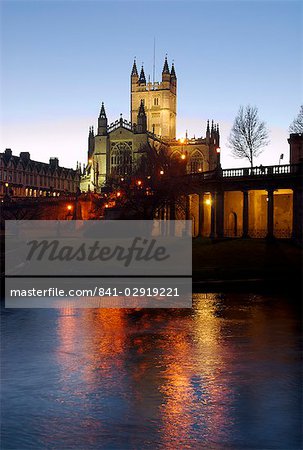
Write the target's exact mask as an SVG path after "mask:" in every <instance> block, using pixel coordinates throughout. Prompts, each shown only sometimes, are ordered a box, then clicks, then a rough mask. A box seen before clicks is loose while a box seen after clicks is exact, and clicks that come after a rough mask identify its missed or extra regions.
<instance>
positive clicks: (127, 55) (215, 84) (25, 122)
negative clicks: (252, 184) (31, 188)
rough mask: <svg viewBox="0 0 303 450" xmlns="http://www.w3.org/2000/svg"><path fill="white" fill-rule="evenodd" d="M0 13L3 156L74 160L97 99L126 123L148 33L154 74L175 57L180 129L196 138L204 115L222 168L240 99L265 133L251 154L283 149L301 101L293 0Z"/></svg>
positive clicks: (268, 155) (297, 8)
mask: <svg viewBox="0 0 303 450" xmlns="http://www.w3.org/2000/svg"><path fill="white" fill-rule="evenodd" d="M1 20H2V32H1V46H2V62H1V66H2V79H1V87H2V100H1V109H2V124H3V126H2V138H1V151H3V149H4V148H6V147H11V148H12V150H13V152H14V153H19V152H20V151H30V152H31V155H32V157H34V158H35V159H39V160H48V158H49V157H50V156H59V159H60V163H62V164H64V165H67V166H75V163H76V161H77V160H81V161H83V162H84V161H85V159H86V142H87V131H88V127H89V126H90V125H92V124H94V125H96V121H97V116H98V113H99V109H100V103H101V101H104V102H105V105H106V110H107V114H108V116H109V119H110V120H111V121H113V120H115V119H116V118H117V117H118V115H119V113H120V112H122V113H123V115H124V116H125V117H127V118H128V116H129V76H130V70H131V66H132V62H133V58H134V56H136V57H137V61H138V63H140V62H141V61H144V66H145V71H146V74H147V75H148V74H149V73H150V74H151V73H152V61H153V39H154V36H155V37H156V74H157V76H156V78H157V79H159V78H160V74H161V70H162V66H163V60H164V56H165V53H168V58H169V61H170V62H171V60H172V59H174V61H175V66H176V71H177V77H178V126H177V129H178V135H184V133H185V129H186V128H188V131H189V135H193V134H195V135H196V136H201V135H204V134H205V121H206V119H207V118H210V119H212V118H214V119H215V120H216V121H217V122H219V123H220V124H221V129H222V143H221V147H222V158H223V165H224V166H225V167H226V166H233V165H238V166H239V165H244V163H243V161H238V160H234V159H232V158H231V157H230V156H229V153H230V149H228V148H227V146H226V140H227V136H228V133H229V130H230V127H231V125H232V122H233V119H234V117H235V114H236V112H237V110H238V108H239V106H240V105H241V104H243V105H245V104H247V103H251V104H253V105H257V106H258V108H259V113H260V116H261V118H262V119H264V120H265V121H266V122H267V124H268V127H269V128H270V130H271V138H272V143H271V146H270V147H269V148H268V149H267V150H266V151H265V152H264V154H263V155H262V156H261V157H260V158H259V160H258V161H259V162H260V163H262V164H266V163H277V161H278V159H279V155H280V153H281V152H284V153H285V154H286V155H287V150H288V144H287V141H286V139H287V129H288V126H289V124H290V122H291V121H292V119H293V118H294V117H295V116H296V114H297V113H298V110H299V105H300V104H301V103H302V98H303V91H302V86H303V83H302V54H303V42H302V28H303V9H302V5H301V3H300V2H297V1H281V2H279V1H270V0H268V1H254V2H249V1H245V0H244V1H241V2H236V1H221V2H220V1H211V2H207V1H196V2H189V1H178V2H174V1H169V2H162V1H161V2H160V1H150V2H139V1H138V2H129V1H121V2H116V1H111V2H104V1H92V2H90V1H85V2H82V1H35V2H28V1H21V2H18V1H4V2H2V15H1ZM286 157H287V156H286ZM245 164H246V163H245Z"/></svg>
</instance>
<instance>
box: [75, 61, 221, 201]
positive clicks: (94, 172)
mask: <svg viewBox="0 0 303 450" xmlns="http://www.w3.org/2000/svg"><path fill="white" fill-rule="evenodd" d="M130 91H131V101H130V117H131V121H130V122H128V121H127V120H125V119H123V118H122V116H121V117H120V119H118V120H116V121H115V122H113V123H111V124H110V125H109V124H108V120H107V116H106V112H105V107H104V104H103V103H102V106H101V110H100V114H99V118H98V127H97V133H96V134H95V132H94V128H93V127H91V128H90V130H89V136H88V152H87V163H86V165H85V170H84V173H83V175H82V179H81V190H82V191H84V192H87V191H96V192H100V190H101V189H102V187H103V186H104V185H105V184H106V181H107V180H108V179H109V178H112V177H115V176H117V177H125V176H129V175H131V173H132V170H133V167H134V166H135V165H136V163H137V162H138V160H139V158H140V157H141V155H142V151H143V149H144V151H148V148H149V147H150V148H151V147H152V148H154V149H156V150H158V149H159V148H160V147H163V146H164V147H165V148H166V149H167V152H168V154H169V155H171V157H177V158H181V159H183V160H186V168H187V172H188V173H198V172H206V171H210V170H215V169H216V168H217V167H219V166H220V133H219V125H218V124H214V123H213V121H212V123H211V125H210V124H209V121H208V122H207V126H206V133H205V137H199V138H195V137H194V138H188V136H187V135H186V137H185V138H184V139H179V140H177V139H176V102H177V77H176V72H175V68H174V65H172V68H171V70H170V69H169V66H168V62H167V59H165V62H164V67H163V71H162V81H161V82H160V83H158V82H157V83H150V82H148V83H147V82H146V78H145V73H144V69H143V67H142V69H141V72H140V75H138V71H137V66H136V62H134V64H133V68H132V71H131V89H130Z"/></svg>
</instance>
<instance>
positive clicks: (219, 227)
mask: <svg viewBox="0 0 303 450" xmlns="http://www.w3.org/2000/svg"><path fill="white" fill-rule="evenodd" d="M215 210H216V236H217V237H219V238H222V237H223V236H224V192H217V194H216V204H215Z"/></svg>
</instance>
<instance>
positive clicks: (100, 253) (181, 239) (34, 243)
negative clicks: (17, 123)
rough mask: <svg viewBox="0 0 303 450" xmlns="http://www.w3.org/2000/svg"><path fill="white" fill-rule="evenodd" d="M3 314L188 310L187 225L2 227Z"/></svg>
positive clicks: (189, 257) (92, 223) (16, 224)
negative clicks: (56, 310) (35, 310)
mask: <svg viewBox="0 0 303 450" xmlns="http://www.w3.org/2000/svg"><path fill="white" fill-rule="evenodd" d="M5 242H6V253H5V254H6V258H5V273H6V285H5V291H6V303H5V304H6V307H9V308H60V307H61V308H62V307H75V308H188V307H191V304H192V279H191V276H192V267H191V264H192V238H191V222H190V221H169V222H168V221H25V222H16V221H8V222H7V223H6V237H5Z"/></svg>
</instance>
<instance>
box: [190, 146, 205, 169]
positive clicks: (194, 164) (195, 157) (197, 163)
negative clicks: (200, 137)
mask: <svg viewBox="0 0 303 450" xmlns="http://www.w3.org/2000/svg"><path fill="white" fill-rule="evenodd" d="M203 162H204V160H203V155H202V153H201V152H200V151H199V150H195V151H194V152H193V153H192V155H191V156H190V158H189V164H188V170H189V172H190V173H197V172H203Z"/></svg>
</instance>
